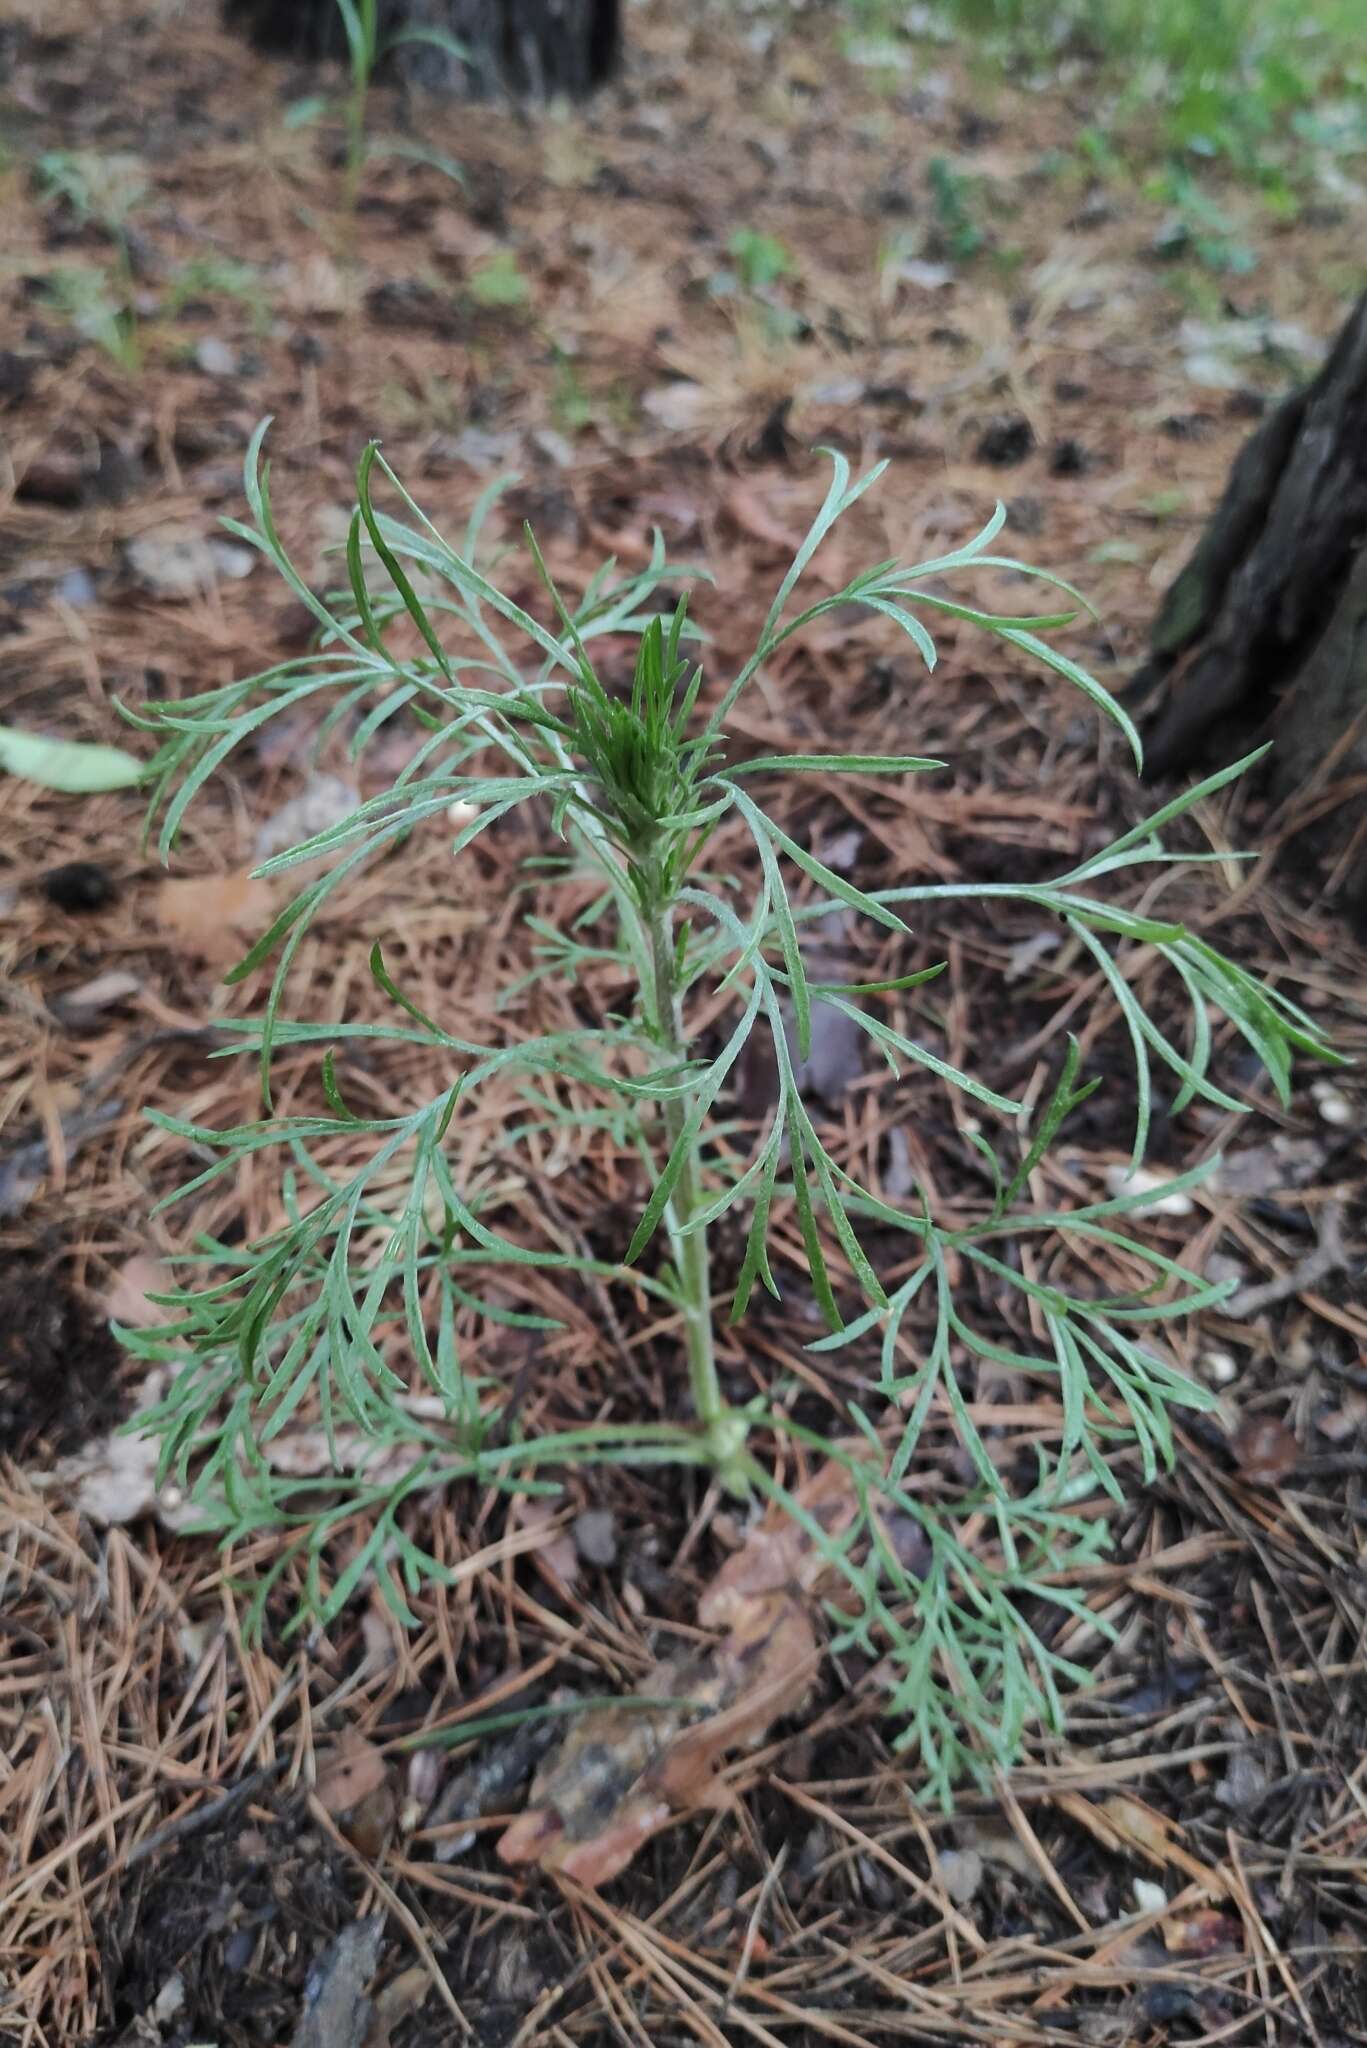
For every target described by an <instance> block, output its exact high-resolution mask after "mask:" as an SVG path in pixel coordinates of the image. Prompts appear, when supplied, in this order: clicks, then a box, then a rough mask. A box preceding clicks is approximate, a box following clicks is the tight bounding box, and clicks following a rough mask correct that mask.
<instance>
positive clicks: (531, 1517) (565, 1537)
mask: <svg viewBox="0 0 1367 2048" xmlns="http://www.w3.org/2000/svg"><path fill="white" fill-rule="evenodd" d="M508 1522H509V1526H510V1527H511V1528H514V1529H529V1530H533V1531H539V1532H541V1541H540V1542H539V1543H537V1544H536V1545H535V1546H534V1547H533V1550H532V1555H533V1557H534V1559H535V1561H536V1564H537V1567H538V1569H539V1570H541V1571H543V1572H544V1573H546V1574H547V1575H548V1576H549V1577H550V1579H551V1581H552V1583H553V1585H554V1586H555V1589H556V1591H557V1592H561V1593H568V1592H571V1591H572V1590H573V1588H574V1587H575V1586H576V1585H577V1584H578V1581H579V1552H578V1550H577V1549H576V1548H575V1542H574V1535H573V1532H572V1531H571V1530H570V1529H568V1528H566V1527H564V1526H563V1520H562V1514H561V1510H560V1508H559V1507H558V1506H557V1505H556V1503H555V1502H554V1501H552V1500H544V1499H542V1498H541V1497H540V1496H537V1497H536V1498H534V1499H532V1500H517V1501H514V1503H513V1506H512V1509H511V1511H510V1512H509V1515H508ZM557 1524H560V1526H558V1527H557Z"/></svg>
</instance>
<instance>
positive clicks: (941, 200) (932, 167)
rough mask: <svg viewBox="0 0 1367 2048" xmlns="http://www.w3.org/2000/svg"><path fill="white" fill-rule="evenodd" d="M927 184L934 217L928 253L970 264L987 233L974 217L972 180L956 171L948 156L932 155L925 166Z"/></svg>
mask: <svg viewBox="0 0 1367 2048" xmlns="http://www.w3.org/2000/svg"><path fill="white" fill-rule="evenodd" d="M926 183H927V184H928V185H929V187H930V200H931V206H932V207H933V209H934V214H935V232H934V237H933V244H932V245H928V253H930V254H932V255H936V256H944V257H946V258H948V260H949V261H950V262H951V263H967V262H969V261H971V259H972V258H973V257H974V256H976V255H977V254H978V252H979V250H980V249H981V248H982V247H983V246H984V244H985V243H986V241H987V233H986V230H985V229H984V228H983V227H982V226H981V225H980V224H979V222H978V221H977V220H976V219H975V218H974V208H975V202H976V187H975V184H974V181H973V180H972V179H971V178H969V177H967V176H965V174H964V173H963V172H962V171H958V170H956V169H955V168H954V166H953V164H951V163H950V161H949V159H948V158H947V157H943V156H933V157H932V158H931V160H930V162H929V164H928V165H927V166H926Z"/></svg>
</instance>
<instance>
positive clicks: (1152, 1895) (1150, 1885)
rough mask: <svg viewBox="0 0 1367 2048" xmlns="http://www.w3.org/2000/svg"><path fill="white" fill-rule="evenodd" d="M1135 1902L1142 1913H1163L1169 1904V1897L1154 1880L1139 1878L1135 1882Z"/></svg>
mask: <svg viewBox="0 0 1367 2048" xmlns="http://www.w3.org/2000/svg"><path fill="white" fill-rule="evenodd" d="M1134 1902H1135V1904H1136V1906H1138V1908H1139V1910H1140V1912H1141V1913H1161V1912H1162V1911H1163V1909H1164V1907H1165V1906H1166V1905H1167V1903H1168V1895H1167V1893H1166V1892H1165V1891H1164V1889H1163V1887H1162V1885H1161V1884H1155V1883H1154V1882H1153V1879H1152V1878H1148V1877H1137V1878H1136V1879H1135V1881H1134Z"/></svg>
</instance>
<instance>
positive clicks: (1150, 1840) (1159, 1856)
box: [1099, 1792, 1172, 1865]
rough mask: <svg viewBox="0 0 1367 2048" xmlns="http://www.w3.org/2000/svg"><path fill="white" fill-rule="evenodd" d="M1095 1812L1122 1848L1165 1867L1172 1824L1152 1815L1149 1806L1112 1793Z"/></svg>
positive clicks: (1158, 1814)
mask: <svg viewBox="0 0 1367 2048" xmlns="http://www.w3.org/2000/svg"><path fill="white" fill-rule="evenodd" d="M1099 1811H1100V1813H1101V1815H1102V1816H1103V1817H1104V1819H1105V1820H1106V1821H1108V1822H1109V1823H1110V1826H1111V1827H1112V1828H1113V1829H1114V1830H1115V1833H1116V1834H1117V1835H1118V1836H1119V1838H1120V1841H1121V1842H1122V1843H1123V1844H1124V1845H1125V1846H1127V1847H1128V1848H1131V1849H1138V1850H1139V1851H1140V1852H1141V1854H1143V1855H1145V1856H1148V1857H1151V1858H1152V1860H1153V1861H1154V1862H1155V1863H1157V1864H1159V1865H1162V1864H1165V1863H1167V1861H1168V1850H1169V1846H1170V1843H1171V1838H1172V1823H1171V1821H1169V1820H1165V1819H1164V1817H1163V1815H1162V1814H1161V1813H1155V1812H1154V1810H1153V1808H1152V1807H1151V1806H1144V1805H1142V1804H1141V1802H1140V1801H1139V1800H1138V1799H1131V1798H1129V1797H1128V1796H1127V1795H1126V1794H1125V1793H1123V1792H1115V1793H1112V1795H1111V1797H1110V1798H1109V1799H1103V1800H1102V1802H1101V1806H1100V1809H1099Z"/></svg>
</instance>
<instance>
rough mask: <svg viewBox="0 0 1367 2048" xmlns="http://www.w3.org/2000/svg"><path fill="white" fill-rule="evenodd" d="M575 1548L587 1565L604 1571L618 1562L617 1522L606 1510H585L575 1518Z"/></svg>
mask: <svg viewBox="0 0 1367 2048" xmlns="http://www.w3.org/2000/svg"><path fill="white" fill-rule="evenodd" d="M574 1546H575V1549H576V1550H577V1551H578V1552H579V1555H580V1556H581V1557H582V1558H583V1560H584V1562H585V1564H596V1565H601V1566H602V1567H603V1568H604V1569H606V1568H607V1566H609V1565H613V1564H616V1562H617V1522H616V1518H615V1517H614V1516H613V1515H611V1514H610V1513H609V1512H608V1510H607V1509H606V1508H585V1510H584V1512H583V1514H582V1515H579V1516H577V1517H576V1518H575V1524H574Z"/></svg>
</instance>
